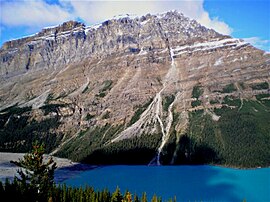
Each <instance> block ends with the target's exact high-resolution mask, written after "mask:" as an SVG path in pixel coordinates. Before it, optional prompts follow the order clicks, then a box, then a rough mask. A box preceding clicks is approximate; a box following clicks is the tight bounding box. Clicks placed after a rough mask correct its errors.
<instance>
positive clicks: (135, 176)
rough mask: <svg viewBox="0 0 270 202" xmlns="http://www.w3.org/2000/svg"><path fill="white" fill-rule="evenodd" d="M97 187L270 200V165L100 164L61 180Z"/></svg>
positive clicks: (184, 197) (165, 195)
mask: <svg viewBox="0 0 270 202" xmlns="http://www.w3.org/2000/svg"><path fill="white" fill-rule="evenodd" d="M64 183H66V184H67V185H71V186H84V185H89V186H92V187H94V188H95V189H98V190H103V189H104V188H108V189H109V190H110V191H114V190H115V188H116V187H117V186H119V188H120V189H121V191H122V192H125V190H129V191H130V192H131V193H137V194H138V195H139V196H141V194H142V192H146V193H147V196H148V197H149V198H150V197H152V195H154V194H157V195H158V196H161V197H162V199H165V200H167V199H170V198H173V197H174V196H176V198H177V201H231V202H234V201H243V199H246V200H247V201H248V202H249V201H252V202H260V201H262V202H270V168H260V169H250V170H239V169H231V168H223V167H217V166H104V167H97V168H95V169H91V170H85V171H81V172H78V173H77V174H76V175H73V176H72V177H70V178H69V179H66V180H65V181H64Z"/></svg>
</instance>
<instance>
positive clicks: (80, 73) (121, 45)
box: [0, 11, 270, 164]
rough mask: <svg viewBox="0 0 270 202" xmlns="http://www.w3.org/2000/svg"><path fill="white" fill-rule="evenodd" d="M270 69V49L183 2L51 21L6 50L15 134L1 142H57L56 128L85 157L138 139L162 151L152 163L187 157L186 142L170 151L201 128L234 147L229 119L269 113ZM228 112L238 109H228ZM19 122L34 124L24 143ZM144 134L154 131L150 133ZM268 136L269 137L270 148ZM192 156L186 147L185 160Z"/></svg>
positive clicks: (8, 114) (8, 108)
mask: <svg viewBox="0 0 270 202" xmlns="http://www.w3.org/2000/svg"><path fill="white" fill-rule="evenodd" d="M269 71H270V55H269V54H265V52H264V51H262V50H259V49H257V48H254V47H253V46H251V45H250V44H248V43H246V42H245V41H243V40H240V39H235V38H232V37H230V36H224V35H222V34H219V33H218V32H216V31H214V30H212V29H207V28H206V27H204V26H202V25H200V24H199V23H198V22H196V21H194V20H190V19H189V18H187V17H185V16H184V15H183V14H181V13H179V12H177V11H170V12H167V13H163V14H158V15H151V14H147V15H144V16H140V17H138V16H132V15H126V16H118V17H115V18H113V19H110V20H107V21H105V22H103V23H101V24H98V25H94V26H85V25H84V24H82V23H80V22H75V21H70V22H66V23H63V24H62V25H60V26H56V27H52V28H45V29H43V30H42V31H41V32H40V33H38V34H36V35H33V36H29V37H26V38H23V39H19V40H14V41H10V42H7V43H5V44H4V46H3V47H2V48H1V50H0V95H1V96H0V110H1V111H0V118H1V119H0V126H1V127H2V128H0V134H1V132H2V134H4V135H3V137H6V139H5V140H2V143H3V144H2V145H1V144H0V149H1V148H2V149H3V148H4V149H6V148H7V149H9V148H11V147H16V148H17V147H20V148H21V147H22V148H24V145H26V144H29V145H30V143H31V141H30V139H29V140H28V139H27V138H25V137H28V136H30V137H38V138H40V137H43V138H44V140H46V141H50V145H52V144H51V139H50V138H52V137H53V138H54V141H53V142H54V145H52V146H51V147H53V148H54V149H56V148H55V147H56V146H59V148H57V149H56V150H55V151H54V152H58V150H59V149H60V150H61V149H62V151H63V152H65V151H66V150H67V151H68V152H67V154H68V155H71V156H72V158H74V159H75V160H78V159H82V158H85V157H86V156H87V155H90V154H91V155H92V154H93V153H95V151H97V153H98V151H102V149H104V148H105V149H106V148H108V147H110V146H111V147H112V149H114V148H116V146H115V145H118V146H119V144H120V147H121V144H122V142H123V141H126V140H130V139H131V142H129V143H128V144H125V143H123V144H124V145H126V146H130V145H134V144H133V143H134V142H135V143H136V144H138V145H137V146H138V148H140V147H141V146H142V145H143V146H144V147H147V150H148V148H150V150H151V152H150V154H151V155H152V157H153V151H154V153H155V152H157V156H156V158H155V159H153V161H152V162H155V163H157V164H159V163H162V158H163V155H169V156H170V162H174V161H175V160H176V161H177V151H175V154H174V153H170V154H169V153H168V154H166V152H164V153H163V151H164V150H166V147H168V148H169V147H171V146H172V145H177V144H180V143H179V142H180V141H181V137H182V136H185V138H187V139H186V140H185V141H186V142H187V141H191V140H192V141H193V139H192V138H194V137H195V136H196V137H195V139H194V141H197V143H196V144H198V145H199V144H202V146H205V145H206V144H204V143H201V142H203V141H204V138H205V139H207V138H208V139H207V141H208V140H213V139H214V140H216V141H217V142H212V143H211V144H210V146H212V145H217V147H218V148H224V145H229V146H230V147H229V148H231V142H233V141H234V140H235V138H233V136H230V134H231V132H232V133H233V132H234V131H230V133H229V134H227V132H226V131H227V130H223V129H224V127H223V125H222V124H221V125H219V124H220V122H219V120H223V116H224V117H225V122H226V121H228V119H233V118H234V117H239V116H238V115H239V114H238V113H240V112H241V109H245V110H248V113H251V114H254V113H257V112H258V111H259V112H260V113H261V118H260V120H259V121H262V120H265V117H267V115H268V116H269V114H267V113H269V107H268V106H270V105H269V103H268V101H269V79H270V78H269ZM247 100H252V102H247ZM259 102H260V104H258V103H259ZM263 103H266V104H265V105H263V106H262V105H261V104H263ZM267 103H268V104H267ZM250 106H252V107H250ZM259 106H260V107H259ZM229 110H232V111H231V112H229ZM250 110H251V111H250ZM227 112H228V113H229V115H230V113H233V114H234V115H233V116H231V115H230V116H231V118H228V114H227ZM245 112H246V111H244V112H243V113H245ZM12 113H13V114H12ZM241 113H242V112H241ZM235 114H237V115H235ZM21 117H23V118H21ZM200 117H201V118H203V120H202V121H201V120H200ZM226 117H227V118H226ZM254 117H257V114H256V116H255V115H254V116H252V117H251V118H254ZM258 117H260V116H258ZM204 120H207V121H204ZM194 121H195V122H194ZM237 121H238V120H237ZM237 121H234V122H233V123H230V124H234V123H238V122H237ZM256 121H258V120H256ZM200 122H202V123H203V124H204V125H203V126H204V127H200V126H201V125H200ZM221 122H222V121H221ZM198 123H199V124H198ZM209 123H211V124H209ZM12 124H17V125H20V127H18V128H24V129H23V130H22V132H21V131H19V132H18V133H22V135H21V136H20V135H18V137H19V138H18V139H17V140H18V141H16V143H14V144H13V143H10V142H8V141H9V140H10V138H8V136H9V135H7V134H10V133H11V132H10V131H13V129H12V130H10V126H12ZM206 124H208V125H215V128H210V129H209V126H208V125H206ZM241 124H242V125H243V126H244V125H245V122H243V123H241ZM242 125H241V126H242ZM266 125H269V123H268V124H266ZM205 127H206V128H207V127H208V129H209V130H208V129H207V131H204V128H205ZM237 127H238V126H235V125H234V126H233V127H232V128H237ZM256 127H257V126H256ZM15 128H17V127H15ZM252 128H255V126H254V127H253V126H252ZM260 130H261V131H267V130H268V129H265V128H263V129H260ZM209 131H210V132H211V136H209V133H208V132H209ZM268 131H269V130H268ZM33 134H34V135H33ZM40 134H41V135H40ZM194 134H195V135H194ZM202 134H203V135H202ZM35 135H36V136H35ZM252 135H253V133H252V134H250V136H252ZM141 136H143V138H142V139H146V140H144V141H142V142H140V141H141V139H140V138H141ZM223 136H224V138H223ZM266 136H267V135H266V134H265V137H266ZM135 137H136V138H137V139H136V138H135ZM237 137H238V134H237ZM241 137H242V138H243V139H245V140H246V139H247V138H245V137H244V135H243V136H241ZM256 137H257V136H256ZM258 137H259V136H258ZM132 138H135V139H132ZM188 138H190V140H189V139H188ZM226 139H228V142H226V141H227V140H226ZM56 140H57V141H56ZM132 141H134V142H132ZM170 141H171V142H170ZM173 141H174V142H173ZM220 141H221V142H220ZM224 141H225V142H224ZM258 141H259V140H258ZM267 141H268V140H267ZM267 141H264V142H266V144H262V145H264V146H265V145H266V146H265V148H267V149H264V150H265V151H270V150H269V144H267ZM140 143H141V146H140ZM56 144H58V145H56ZM169 144H170V145H169ZM196 144H195V145H196ZM237 144H238V143H235V144H233V145H237ZM246 145H250V143H248V144H246ZM114 146H115V147H114ZM122 146H123V145H122ZM172 147H173V146H172ZM175 147H177V148H178V146H175ZM63 148H64V149H63ZM70 148H73V149H74V151H70V150H69V149H70ZM177 148H176V150H177ZM179 148H180V147H179ZM179 148H178V149H179ZM194 148H195V147H194ZM131 149H132V148H131ZM143 149H146V148H143ZM18 150H19V149H18ZM135 150H136V149H135ZM232 150H234V151H235V148H232ZM81 151H86V153H83V152H81ZM203 151H205V150H203ZM209 151H210V150H209ZM213 151H214V149H213V148H211V152H213ZM220 151H221V152H224V151H225V150H224V149H223V150H220ZM170 152H173V151H171V149H170ZM198 153H200V152H198ZM234 153H237V152H234ZM253 153H254V154H255V153H256V151H254V150H252V151H251V152H250V153H249V156H252V155H253ZM151 155H150V157H151ZM181 155H182V156H181ZM188 155H189V154H188V153H187V152H186V150H185V151H184V154H180V156H181V157H180V159H181V158H182V157H183V158H188ZM224 155H225V154H224ZM226 155H227V154H226ZM244 155H246V153H244V154H243V155H242V156H244ZM260 155H261V154H260ZM265 155H266V154H265ZM228 156H229V157H228ZM228 156H227V157H228V158H227V157H226V156H225V157H224V156H223V157H224V158H227V160H228V159H229V158H230V155H228ZM249 156H247V155H246V157H245V158H247V159H249ZM223 157H222V158H223ZM237 158H238V157H237ZM254 158H255V157H254ZM97 159H99V160H100V159H102V158H100V156H98V158H97ZM147 159H148V160H149V156H148V157H147ZM255 159H256V158H255ZM150 160H151V159H150ZM150 160H149V161H150ZM247 162H248V161H247ZM203 163H204V162H203ZM268 164H269V162H268Z"/></svg>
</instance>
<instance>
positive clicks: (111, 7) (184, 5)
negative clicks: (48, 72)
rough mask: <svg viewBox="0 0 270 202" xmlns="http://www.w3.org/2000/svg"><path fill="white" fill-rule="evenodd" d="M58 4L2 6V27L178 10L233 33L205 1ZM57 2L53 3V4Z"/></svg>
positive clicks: (38, 1)
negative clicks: (206, 5)
mask: <svg viewBox="0 0 270 202" xmlns="http://www.w3.org/2000/svg"><path fill="white" fill-rule="evenodd" d="M58 1H59V4H55V3H54V4H49V3H47V2H48V0H47V2H46V1H45V0H30V1H29V0H21V1H16V0H14V1H9V2H3V3H2V5H1V7H2V14H1V15H2V23H3V24H4V25H7V26H20V25H24V26H29V27H33V26H38V27H41V26H48V25H55V24H59V23H62V22H64V21H67V20H70V19H76V18H81V19H83V20H84V21H85V22H86V24H88V25H91V24H96V23H100V22H102V21H104V20H106V19H110V18H112V17H113V16H115V15H119V14H136V15H144V14H147V13H151V14H156V13H161V12H166V11H168V10H178V11H180V12H182V13H184V14H185V15H186V16H188V17H190V18H192V19H195V20H197V21H198V22H199V23H201V24H202V25H204V26H206V27H208V28H212V29H215V30H216V31H218V32H220V33H222V34H231V32H232V29H231V28H230V27H229V26H228V25H227V24H226V23H225V22H222V21H220V20H219V19H218V18H217V17H216V18H213V19H211V18H210V17H209V14H208V12H207V11H205V10H204V8H203V2H204V0H178V1H165V0H163V1H162V0H161V1H156V0H150V1H149V0H148V1H142V0H137V1H127V0H118V1H110V0H109V1H91V0H79V1H75V0H58ZM51 2H54V1H51Z"/></svg>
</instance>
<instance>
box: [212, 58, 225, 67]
mask: <svg viewBox="0 0 270 202" xmlns="http://www.w3.org/2000/svg"><path fill="white" fill-rule="evenodd" d="M222 58H223V57H220V58H218V59H217V60H216V62H215V64H214V66H219V65H221V64H222V63H223V61H222Z"/></svg>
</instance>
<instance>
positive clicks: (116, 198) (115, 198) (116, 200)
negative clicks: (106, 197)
mask: <svg viewBox="0 0 270 202" xmlns="http://www.w3.org/2000/svg"><path fill="white" fill-rule="evenodd" d="M122 199H123V197H122V195H121V192H120V189H119V187H117V188H116V190H115V192H113V194H112V198H111V202H121V201H122Z"/></svg>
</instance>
